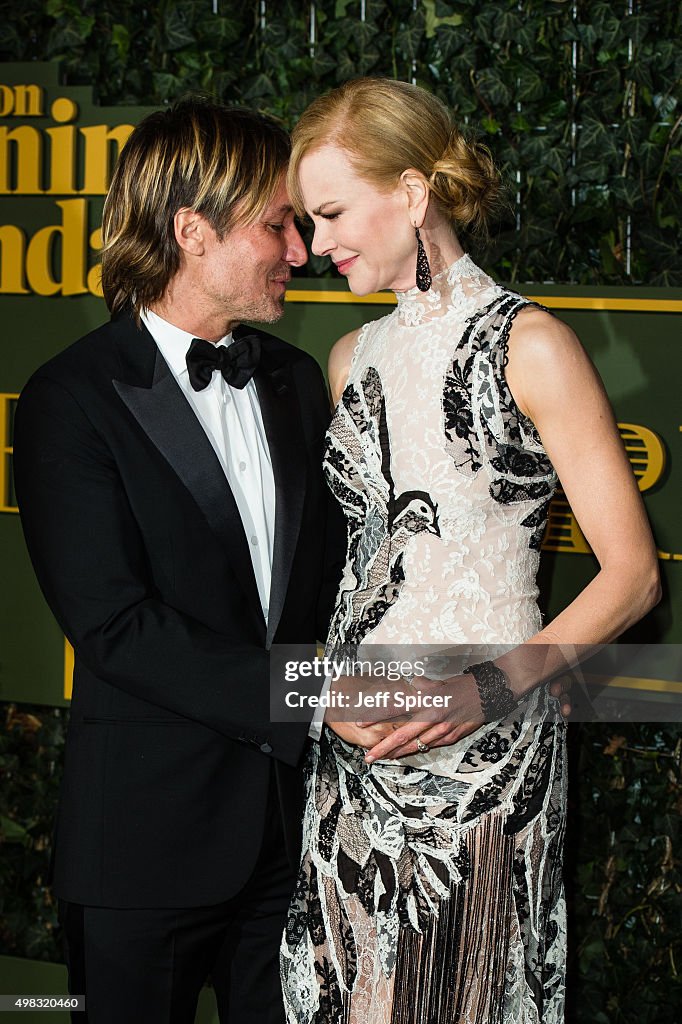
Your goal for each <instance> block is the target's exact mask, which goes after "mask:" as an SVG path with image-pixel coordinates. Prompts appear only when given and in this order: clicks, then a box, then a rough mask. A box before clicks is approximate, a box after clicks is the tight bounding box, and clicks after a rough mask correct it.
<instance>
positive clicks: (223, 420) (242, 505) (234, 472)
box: [142, 310, 275, 623]
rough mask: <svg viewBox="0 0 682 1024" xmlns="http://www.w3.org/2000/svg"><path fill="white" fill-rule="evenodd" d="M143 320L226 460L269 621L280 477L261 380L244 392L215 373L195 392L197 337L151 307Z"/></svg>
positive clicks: (222, 462)
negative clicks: (191, 355) (192, 352)
mask: <svg viewBox="0 0 682 1024" xmlns="http://www.w3.org/2000/svg"><path fill="white" fill-rule="evenodd" d="M142 321H143V323H144V325H145V327H146V328H147V330H148V331H149V333H150V334H151V336H152V338H153V339H154V341H155V342H156V344H157V347H158V349H159V351H160V352H161V355H162V356H163V358H164V359H165V360H166V362H167V363H168V366H169V367H170V371H171V373H172V374H173V376H174V377H175V379H176V381H177V382H178V384H179V385H180V387H181V388H182V391H183V394H184V395H185V398H186V399H187V401H188V402H189V404H190V405H191V406H192V409H193V410H194V412H195V413H196V416H197V419H198V420H199V422H200V423H201V425H202V427H203V428H204V430H205V431H206V436H207V437H208V439H209V441H210V442H211V444H212V445H213V448H214V451H215V453H216V455H217V456H218V459H219V460H220V465H221V466H222V468H223V472H224V473H225V476H226V477H227V481H228V483H229V485H230V489H231V491H232V493H233V495H234V499H235V501H236V503H237V508H238V509H239V515H240V516H241V520H242V524H243V526H244V533H245V534H246V539H247V542H248V545H249V552H250V554H251V561H252V563H253V571H254V574H255V577H256V583H257V585H258V594H259V596H260V602H261V607H262V609H263V617H264V619H265V621H266V623H267V621H268V606H269V603H270V582H271V578H272V549H273V543H274V536H275V481H274V478H273V475H272V462H271V459H270V449H269V447H268V441H267V437H266V435H265V428H264V427H263V416H262V414H261V409H260V402H259V401H258V392H257V390H256V385H255V382H254V380H253V378H251V380H250V381H249V382H248V384H247V385H246V387H245V388H242V389H241V390H240V389H239V388H232V387H230V385H229V384H228V383H227V382H226V381H225V379H224V377H223V375H222V374H221V373H219V372H215V373H214V374H213V376H212V378H211V383H210V384H208V385H207V386H206V387H205V388H204V389H203V390H202V391H195V390H194V388H193V387H192V385H191V384H190V380H189V373H188V372H187V363H186V362H185V357H186V355H187V351H188V349H189V347H190V345H191V344H192V339H193V337H194V335H192V334H188V333H187V331H183V330H181V329H180V328H179V327H175V326H174V325H173V324H170V323H168V321H167V320H163V319H162V318H161V317H160V316H158V315H157V314H156V313H153V312H152V311H151V310H144V311H143V313H142ZM231 342H232V335H231V334H228V335H226V336H225V337H224V338H221V339H220V341H218V342H217V344H218V345H229V344H231Z"/></svg>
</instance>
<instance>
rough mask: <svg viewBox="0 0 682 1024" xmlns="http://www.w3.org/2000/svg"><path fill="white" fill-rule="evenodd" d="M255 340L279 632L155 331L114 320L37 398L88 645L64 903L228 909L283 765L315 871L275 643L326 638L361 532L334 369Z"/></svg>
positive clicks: (58, 578)
mask: <svg viewBox="0 0 682 1024" xmlns="http://www.w3.org/2000/svg"><path fill="white" fill-rule="evenodd" d="M240 332H241V333H251V332H250V331H249V332H247V331H246V329H244V328H240V329H238V331H237V332H235V334H236V336H239V334H240ZM258 333H259V334H260V337H261V343H262V360H261V365H260V366H259V368H258V370H257V371H256V375H255V382H256V386H257V390H258V395H259V400H260V405H261V410H262V415H263V422H264V426H265V430H266V433H267V438H268V444H269V446H270V452H271V458H272V465H273V473H274V479H275V489H276V521H275V540H274V554H273V569H272V590H271V596H270V606H269V621H268V626H267V629H266V626H265V622H264V619H263V614H262V611H261V606H260V602H259V598H258V591H257V587H256V581H255V577H254V574H253V568H252V563H251V558H250V555H249V550H248V543H247V539H246V536H245V534H244V530H243V527H242V522H241V518H240V516H239V512H238V509H237V505H236V503H235V501H234V498H233V496H232V492H231V491H230V488H229V485H228V483H227V481H226V478H225V474H224V472H223V470H222V468H221V466H220V463H219V461H218V459H217V457H216V455H215V452H214V451H213V448H212V446H211V444H210V442H209V440H208V438H207V437H206V434H205V432H204V430H203V428H202V426H201V424H200V423H199V421H198V419H197V418H196V415H195V414H194V412H193V410H192V408H191V406H190V405H189V403H188V402H187V400H186V398H185V396H184V395H183V393H182V391H181V389H180V388H179V386H178V385H177V383H176V381H175V379H174V377H173V375H172V373H171V372H170V370H169V368H168V366H167V364H166V363H165V361H164V359H163V357H162V356H161V354H160V352H159V351H158V349H157V347H156V345H155V343H154V341H153V339H152V337H151V336H150V334H149V333H148V331H147V330H146V329H145V328H144V327H143V326H142V327H140V326H138V325H137V324H136V322H135V320H134V319H133V317H132V316H131V315H129V314H125V315H121V316H118V317H115V318H114V319H113V320H112V321H111V322H110V323H109V324H106V325H105V326H103V327H101V328H99V329H98V330H96V331H94V332H92V333H91V334H89V335H87V336H86V337H85V338H82V339H81V340H80V341H78V342H76V343H75V345H72V346H71V347H70V348H68V349H66V350H65V351H64V352H62V353H61V354H60V355H58V356H56V357H55V358H54V359H53V360H51V361H50V362H49V363H47V364H46V365H45V366H43V367H42V368H41V369H40V370H38V371H37V372H36V373H35V374H34V376H33V377H32V378H31V380H30V381H29V383H28V384H27V386H26V388H25V389H24V391H23V392H22V395H21V397H20V400H19V403H18V406H17V411H16V419H15V436H14V468H15V480H16V489H17V495H18V500H19V506H20V511H21V517H22V523H23V527H24V533H25V536H26V541H27V544H28V548H29V552H30V555H31V558H32V561H33V565H34V568H35V571H36V574H37V577H38V580H39V582H40V584H41V587H42V589H43V592H44V594H45V597H46V598H47V601H48V603H49V605H50V607H51V608H52V611H53V613H54V615H55V616H56V618H57V620H58V622H59V624H60V626H61V628H62V629H63V631H64V633H65V634H66V636H67V637H68V638H69V640H70V641H71V643H72V644H73V647H74V650H75V674H74V688H73V700H72V707H71V718H70V726H69V735H68V742H67V749H66V764H65V774H64V780H63V786H62V795H61V801H60V808H59V814H58V821H57V828H56V834H55V849H54V878H53V882H54V888H55V890H56V892H57V894H58V895H59V896H61V897H62V898H64V899H67V900H72V901H74V902H78V903H84V904H90V905H100V906H103V905H105V906H111V907H132V906H138V907H141V906H147V907H153V906H200V905H205V904H214V903H219V902H221V901H223V900H224V899H227V898H229V897H230V896H231V895H233V894H234V893H235V892H237V891H238V890H239V889H240V888H241V886H242V885H243V884H244V882H245V880H246V878H247V877H248V875H249V873H250V871H251V869H252V867H253V865H254V863H255V859H256V857H257V853H258V850H259V847H260V844H261V840H262V837H263V833H264V829H265V828H267V824H268V823H267V822H266V821H265V820H264V819H265V814H266V805H267V791H268V785H269V782H270V776H271V765H272V762H273V759H274V763H275V767H276V778H277V785H278V789H279V795H280V802H281V806H282V813H283V818H284V824H285V831H286V833H287V837H288V845H289V847H290V853H291V856H292V857H295V856H296V849H295V847H296V836H297V831H298V826H299V820H300V772H299V771H298V770H297V766H298V765H299V762H300V758H301V755H302V751H303V746H304V743H305V739H306V735H307V732H308V725H307V724H304V723H301V724H278V723H272V722H271V721H270V705H269V697H270V694H269V654H268V649H269V647H270V645H271V644H272V643H273V642H274V643H308V642H310V643H314V642H315V640H317V639H319V638H320V637H322V638H324V636H325V634H326V626H327V622H328V618H329V613H330V610H331V603H332V601H333V593H334V591H335V588H336V583H337V579H338V572H339V568H340V561H341V558H340V556H341V555H342V551H341V547H342V546H343V543H344V542H343V541H342V539H341V538H342V535H343V527H342V526H341V523H340V521H339V516H340V513H339V512H338V509H336V508H335V506H334V503H333V502H332V501H331V500H330V497H329V493H328V490H327V488H326V486H325V484H324V480H323V477H322V472H321V468H320V466H321V458H322V448H323V437H324V432H325V429H326V427H327V425H328V421H329V404H328V400H327V395H326V390H325V387H324V383H323V379H322V374H321V372H320V370H319V367H318V366H317V364H316V363H315V361H314V360H313V359H312V358H311V357H310V356H308V355H306V354H305V353H303V352H301V351H300V350H298V349H296V348H294V347H292V346H290V345H288V344H286V343H285V342H283V341H280V340H279V339H277V338H274V337H272V336H271V335H268V334H265V333H263V332H258Z"/></svg>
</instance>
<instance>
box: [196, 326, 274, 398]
mask: <svg viewBox="0 0 682 1024" xmlns="http://www.w3.org/2000/svg"><path fill="white" fill-rule="evenodd" d="M186 361H187V371H188V373H189V381H190V384H191V385H192V387H193V388H194V390H195V391H203V389H204V388H205V387H207V386H208V385H209V384H210V383H211V377H212V376H213V371H214V370H220V372H221V373H222V375H223V377H224V378H225V380H226V381H227V383H228V384H229V385H231V387H233V388H240V389H241V388H243V387H246V385H247V384H248V382H249V381H250V380H251V378H252V377H253V374H254V371H255V369H256V367H257V366H258V363H259V362H260V338H258V337H257V336H256V335H255V334H247V335H246V336H245V337H244V338H239V339H238V340H237V341H233V342H232V344H231V345H212V344H211V342H210V341H204V339H203V338H193V339H192V344H191V345H190V347H189V351H188V352H187V356H186Z"/></svg>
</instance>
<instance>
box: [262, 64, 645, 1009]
mask: <svg viewBox="0 0 682 1024" xmlns="http://www.w3.org/2000/svg"><path fill="white" fill-rule="evenodd" d="M289 189H290V192H291V195H292V198H293V202H294V206H295V207H297V208H298V210H299V212H301V213H303V212H305V214H307V216H308V217H310V218H311V219H312V222H313V225H314V229H315V232H314V239H313V243H312V247H313V251H314V252H315V253H317V254H318V255H328V256H329V257H331V259H332V260H333V262H334V263H335V264H336V267H337V268H338V270H339V272H340V273H341V274H343V275H344V276H345V277H347V278H348V283H349V286H350V288H351V290H352V291H353V292H354V293H355V294H356V295H366V294H368V293H370V292H376V291H378V290H379V289H386V288H390V289H392V290H393V291H395V292H396V294H397V300H398V304H397V308H396V309H395V310H394V311H393V312H392V313H390V314H389V315H388V316H386V317H384V318H382V319H380V320H378V321H375V322H372V323H369V324H366V325H365V326H364V327H363V328H362V329H361V330H360V331H356V332H353V333H351V334H350V335H347V336H346V337H343V338H341V339H340V340H339V341H338V342H337V344H336V345H335V346H334V348H333V350H332V353H331V356H330V360H329V380H330V384H331V389H332V395H333V399H334V402H335V403H336V409H335V414H334V418H333V421H332V423H331V426H330V429H329V431H328V435H327V447H326V455H325V472H326V475H327V479H328V483H329V485H330V487H331V489H332V491H333V492H334V494H335V495H336V496H337V498H338V500H339V501H340V503H341V505H342V507H343V509H344V511H345V513H346V518H347V524H348V551H347V562H346V568H345V572H344V576H343V579H342V582H341V586H340V590H339V594H338V599H337V605H336V610H335V613H334V616H333V619H332V625H331V631H330V636H329V642H328V653H330V654H332V655H333V654H334V652H339V651H344V652H347V651H349V650H350V651H354V650H357V649H358V648H359V647H360V648H361V646H362V645H363V644H381V645H387V644H388V645H396V644H409V645H415V644H434V645H441V646H442V645H444V644H452V645H460V646H461V647H462V648H464V649H466V647H467V645H478V644H488V645H508V646H510V647H514V646H515V645H523V646H522V648H521V649H522V650H524V651H526V652H528V651H531V652H532V651H533V650H534V649H539V648H535V645H538V644H539V645H542V646H543V649H544V645H545V644H550V643H556V642H562V641H565V642H570V643H573V644H577V645H581V644H586V645H591V644H598V643H604V642H608V641H609V640H611V639H613V638H614V637H616V636H617V635H618V634H619V633H621V632H622V631H623V630H624V629H626V628H627V627H628V626H630V625H631V624H632V623H634V622H635V621H637V620H638V619H639V618H640V617H641V616H642V615H643V614H644V613H645V612H646V611H647V610H648V609H649V608H650V607H651V606H652V605H653V604H654V603H655V602H656V600H657V599H658V594H659V581H658V571H657V561H656V553H655V548H654V544H653V541H652V538H651V534H650V530H649V526H648V524H647V520H646V515H645V513H644V510H643V506H642V503H641V500H640V497H639V493H638V491H637V487H636V484H635V481H634V477H633V474H632V472H631V470H630V467H629V465H628V462H627V460H626V457H625V454H624V451H623V448H622V445H621V443H620V440H619V437H618V433H617V429H616V427H615V424H614V419H613V415H612V412H611V410H610V407H609V404H608V401H607V398H606V396H605V394H604V390H603V387H602V385H601V383H600V381H599V378H598V376H597V374H596V372H595V370H594V369H593V367H592V365H591V363H590V361H589V359H588V358H587V356H586V355H585V353H584V351H583V349H582V348H581V346H580V344H579V342H578V340H577V338H576V337H575V335H574V334H573V332H572V331H571V330H570V329H569V328H568V327H567V326H566V325H565V324H563V323H561V322H560V321H559V320H556V319H555V318H554V317H553V316H552V315H550V314H549V313H548V312H546V311H545V310H543V309H541V308H539V307H537V306H535V305H534V304H533V303H531V302H529V301H527V300H526V299H524V298H522V297H521V296H519V295H517V294H515V293H513V292H510V291H508V290H506V289H505V288H503V287H501V286H500V285H498V284H496V283H495V282H494V281H493V280H491V278H490V277H488V276H487V275H486V274H485V273H483V271H482V270H480V269H479V268H478V267H477V266H476V265H475V264H474V262H473V261H472V259H471V258H470V257H469V256H468V255H467V254H466V253H465V251H464V249H463V247H462V245H461V243H460V241H459V237H458V236H459V233H460V231H461V230H462V229H466V230H467V231H470V230H471V229H477V228H480V227H482V226H483V225H484V224H485V221H486V219H487V216H488V214H489V211H490V210H491V208H492V207H493V206H494V205H495V202H496V199H497V195H498V191H499V179H498V175H497V172H496V170H495V168H494V166H493V164H492V162H491V159H490V156H489V154H488V152H487V151H486V150H485V149H484V148H482V147H481V146H479V145H476V144H472V143H470V142H467V141H466V140H465V139H464V138H463V136H462V135H461V133H460V132H459V131H458V129H457V127H456V126H455V125H454V124H453V122H452V119H451V117H450V114H449V112H448V111H447V109H446V108H445V107H444V106H443V105H442V103H440V101H438V100H437V99H436V98H435V97H433V96H432V95H430V94H429V93H427V92H425V91H424V90H422V89H419V88H417V87H414V86H411V85H407V84H405V83H402V82H395V81H388V80H382V79H372V80H370V79H360V80H357V81H354V82H350V83H348V84H346V85H344V86H342V87H340V88H339V89H337V90H335V91H334V92H332V93H331V94H329V95H327V96H324V97H322V98H320V99H318V100H317V101H315V102H314V103H313V104H312V105H311V106H310V107H309V108H308V110H307V111H306V112H305V113H304V114H303V117H302V118H301V120H300V122H299V124H298V125H297V127H296V129H295V131H294V134H293V153H292V160H291V163H290V168H289ZM557 478H558V479H560V480H561V484H562V487H563V488H564V490H565V492H566V495H567V497H568V499H569V501H570V503H571V506H572V508H573V511H574V512H575V514H576V516H577V518H578V520H579V522H580V525H581V528H582V530H583V531H584V533H585V535H586V537H587V538H588V540H589V542H590V544H591V546H592V548H593V550H594V551H595V553H596V555H597V558H598V559H599V564H600V569H599V572H598V573H597V575H596V576H595V578H594V579H593V580H592V582H591V583H590V584H589V586H587V587H586V588H585V589H584V590H583V591H582V593H580V594H579V595H578V596H577V597H576V598H575V600H574V601H573V602H572V603H571V604H570V605H569V606H568V607H567V608H565V609H564V610H563V611H562V612H561V613H560V614H559V615H558V616H557V617H556V618H555V619H554V621H553V622H551V623H550V624H548V625H547V626H545V627H544V628H543V625H542V622H541V618H540V614H539V611H538V606H537V587H536V573H537V567H538V559H539V546H540V540H541V536H542V532H543V527H544V524H545V520H546V516H547V508H548V505H549V502H550V499H551V497H552V494H553V492H554V488H555V485H556V483H557ZM530 661H532V659H530ZM530 661H529V659H526V660H525V661H524V662H520V661H519V660H518V659H516V660H515V659H514V655H513V653H512V655H509V656H507V657H504V656H503V657H501V658H497V659H495V660H489V661H487V662H485V663H481V664H476V665H474V666H471V667H470V669H469V670H468V671H465V672H463V674H461V675H458V676H456V677H455V678H453V679H449V680H447V681H446V688H447V689H448V692H449V694H450V696H451V697H452V699H453V701H454V702H455V707H456V714H455V715H454V716H451V719H450V721H448V722H444V723H438V724H433V723H431V724H429V723H422V724H421V725H418V724H417V725H415V723H409V724H408V725H404V726H401V727H400V728H398V729H397V730H396V731H395V732H394V733H393V734H392V735H391V736H389V737H388V738H387V739H384V740H382V741H381V742H378V743H377V742H376V741H375V740H370V743H369V744H368V742H367V732H366V730H364V729H363V728H362V727H360V726H358V725H356V724H355V723H352V722H334V721H327V722H326V723H325V726H324V728H323V732H322V736H321V738H320V742H319V743H315V744H313V749H312V751H311V754H310V757H309V760H308V764H307V786H308V789H307V806H306V813H305V821H304V832H305V835H304V853H303V858H302V862H301V869H300V874H299V879H298V884H297V888H296V892H295V895H294V898H293V901H292V905H291V909H290V912H289V919H288V925H287V929H286V933H285V935H284V938H283V943H282V956H281V962H282V974H283V984H284V993H285V1002H286V1007H287V1017H288V1021H289V1022H290V1024H309V1022H315V1024H322V1022H325V1024H327V1022H343V1024H426V1022H433V1024H531V1022H532V1024H536V1022H538V1021H543V1022H545V1024H556V1022H559V1021H561V1020H562V1019H563V1006H564V974H565V971H564V967H565V954H566V923H565V907H564V898H563V888H562V877H561V863H562V842H563V833H564V811H565V798H566V767H565V766H566V758H565V745H564V740H565V725H564V722H563V720H562V718H561V714H560V711H559V707H558V702H557V701H556V700H554V699H553V698H552V697H551V696H549V694H548V692H547V690H546V688H545V687H544V686H542V685H539V684H540V682H541V681H542V678H541V673H536V674H535V676H534V673H533V671H528V670H526V671H520V670H519V666H520V665H522V664H523V665H525V666H526V667H527V666H528V665H529V664H530ZM522 699H523V705H522V708H523V710H522V709H521V708H520V707H519V706H518V704H519V702H520V701H521V700H522ZM450 707H451V708H452V704H451V705H450ZM453 740H454V742H453ZM372 742H374V743H375V745H374V747H373V749H372V751H371V752H370V754H369V755H368V756H366V755H367V751H366V750H365V749H364V748H365V747H366V746H368V745H371V744H372Z"/></svg>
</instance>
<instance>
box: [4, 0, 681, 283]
mask: <svg viewBox="0 0 682 1024" xmlns="http://www.w3.org/2000/svg"><path fill="white" fill-rule="evenodd" d="M214 6H215V7H216V8H217V12H216V13H214V12H213V7H214ZM311 6H312V7H313V8H314V12H315V13H314V18H313V24H312V25H311V15H310V11H311ZM362 6H364V15H365V16H364V20H361V17H360V15H361V7H362ZM264 8H265V14H264V16H263V15H262V13H261V4H260V3H259V2H257V0H249V2H246V0H230V2H227V0H216V2H215V4H213V3H212V0H161V2H159V3H155V4H139V3H136V2H134V0H24V2H23V3H22V4H16V3H15V2H12V0H9V2H8V0H5V2H4V3H0V59H4V60H33V59H38V60H44V59H52V60H58V61H59V62H60V64H61V67H62V72H63V81H64V83H65V84H71V85H73V84H91V85H94V86H96V88H97V91H98V94H99V100H100V102H101V103H103V104H122V103H123V104H124V103H131V104H157V103H158V104H163V103H167V102H170V101H171V100H173V99H175V98H177V97H178V96H180V95H182V94H184V93H187V92H197V91H199V92H205V93H209V94H212V95H214V96H216V97H218V98H220V99H222V100H224V101H226V102H229V103H240V104H246V105H249V106H255V107H258V108H260V109H262V110H265V111H268V112H269V113H272V114H275V115H276V116H278V117H280V118H281V119H282V120H283V121H284V123H285V124H286V125H287V126H289V127H290V126H291V125H293V124H294V122H295V121H296V118H297V117H298V115H299V114H300V113H301V111H302V110H303V109H304V108H305V107H306V105H307V104H308V103H309V102H310V100H311V99H312V98H313V97H314V96H316V95H318V94H319V93H320V92H321V91H324V90H326V89H329V88H331V87H332V86H334V85H336V84H338V83H339V82H342V81H345V80H347V79H348V78H352V77H355V76H357V75H366V74H370V75H387V76H390V77H394V78H402V79H406V80H411V79H414V80H416V81H417V82H418V83H419V84H420V85H423V86H425V87H426V88H428V89H432V90H433V91H435V92H436V93H437V94H438V95H439V96H440V97H441V98H442V99H443V100H444V101H445V102H446V103H448V104H449V105H450V106H451V107H452V108H453V109H454V111H455V112H456V114H457V116H458V118H459V120H460V121H461V122H462V123H465V124H468V125H470V126H471V128H472V130H474V131H477V132H480V133H481V134H483V136H484V137H485V140H486V142H487V143H488V145H489V146H490V148H491V149H492V151H493V153H494V155H495V156H496V158H497V160H498V161H499V163H500V164H501V166H502V168H503V170H504V173H505V175H506V178H507V180H508V182H509V187H510V196H511V204H512V206H513V208H514V209H513V215H512V216H511V217H510V218H509V221H508V223H505V224H503V225H501V227H500V229H499V231H498V232H497V233H496V235H495V237H494V240H493V245H492V248H491V250H490V252H489V253H488V258H487V260H486V264H487V266H489V268H490V269H492V270H493V272H494V273H496V274H497V275H498V276H499V277H501V278H502V279H504V280H507V281H511V282H515V281H516V282H518V281H536V282H540V281H558V282H562V283H574V284H631V283H637V282H643V283H647V284H651V285H663V286H669V285H680V284H682V257H681V256H680V252H679V232H680V222H681V220H682V191H681V187H680V182H681V181H682V173H681V172H682V127H681V126H682V111H681V104H680V98H679V85H680V77H681V73H682V54H681V52H680V49H679V47H676V46H675V41H676V40H678V39H679V38H680V28H681V25H680V21H681V18H682V15H681V11H682V8H680V5H679V4H675V3H671V2H669V0H648V2H647V4H646V5H643V4H640V3H639V2H638V0H633V3H632V13H631V14H627V13H626V12H627V9H628V4H627V2H626V0H602V2H597V3H593V2H589V3H587V2H586V0H577V2H575V3H574V2H569V0H490V2H489V3H487V4H479V3H475V2H474V0H457V2H452V3H446V2H444V0H419V2H417V3H416V4H413V2H412V0H387V2H379V0H366V2H365V3H364V5H361V3H360V2H359V0H317V2H316V3H315V4H313V5H310V4H308V3H297V2H295V0H277V2H274V0H267V2H266V3H265V5H264ZM326 267H327V263H326V262H325V261H319V260H316V259H313V260H312V261H311V264H310V267H309V269H310V270H311V271H312V272H313V273H320V272H322V271H323V270H324V269H325V268H326Z"/></svg>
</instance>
